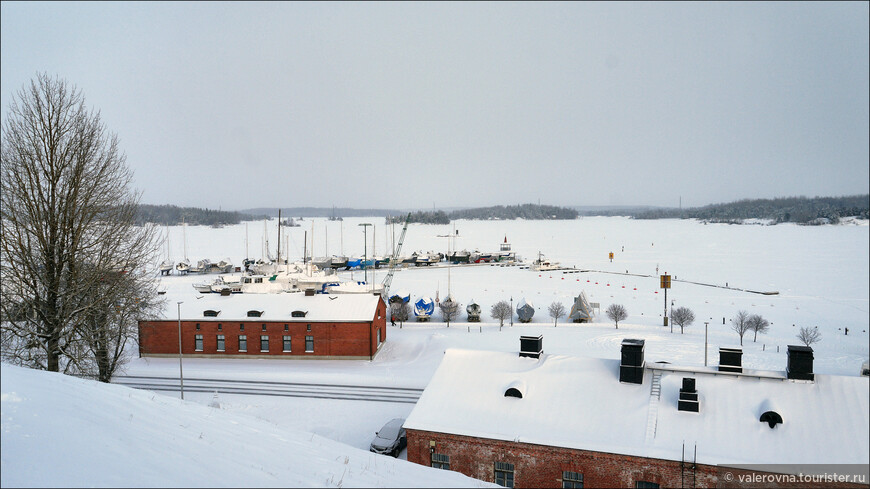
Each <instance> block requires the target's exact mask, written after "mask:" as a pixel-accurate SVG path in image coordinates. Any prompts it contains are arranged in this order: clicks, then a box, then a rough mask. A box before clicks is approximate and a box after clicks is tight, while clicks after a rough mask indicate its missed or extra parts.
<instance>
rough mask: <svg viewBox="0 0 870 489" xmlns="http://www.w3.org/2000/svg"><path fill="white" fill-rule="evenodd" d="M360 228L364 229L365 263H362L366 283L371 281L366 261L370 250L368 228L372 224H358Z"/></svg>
mask: <svg viewBox="0 0 870 489" xmlns="http://www.w3.org/2000/svg"><path fill="white" fill-rule="evenodd" d="M358 226H362V228H363V262H362V266H363V274H364V276H365V281H366V282H368V281H369V272H368V270H367V268H366V261H368V249H367V246H368V240H367V239H366V228H367V227H368V226H371V223H368V222H364V223H360V224H358Z"/></svg>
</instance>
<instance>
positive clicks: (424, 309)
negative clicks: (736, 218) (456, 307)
mask: <svg viewBox="0 0 870 489" xmlns="http://www.w3.org/2000/svg"><path fill="white" fill-rule="evenodd" d="M434 311H435V301H433V300H432V298H431V297H428V296H427V297H421V298H419V299H417V302H415V303H414V315H415V316H417V321H428V320H429V318H430V317H432V312H434Z"/></svg>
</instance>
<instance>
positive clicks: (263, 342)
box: [260, 335, 269, 351]
mask: <svg viewBox="0 0 870 489" xmlns="http://www.w3.org/2000/svg"><path fill="white" fill-rule="evenodd" d="M260 351H269V337H268V336H266V335H263V336H260Z"/></svg>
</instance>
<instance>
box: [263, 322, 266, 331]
mask: <svg viewBox="0 0 870 489" xmlns="http://www.w3.org/2000/svg"><path fill="white" fill-rule="evenodd" d="M263 332H264V333H265V332H266V325H265V324H264V325H263Z"/></svg>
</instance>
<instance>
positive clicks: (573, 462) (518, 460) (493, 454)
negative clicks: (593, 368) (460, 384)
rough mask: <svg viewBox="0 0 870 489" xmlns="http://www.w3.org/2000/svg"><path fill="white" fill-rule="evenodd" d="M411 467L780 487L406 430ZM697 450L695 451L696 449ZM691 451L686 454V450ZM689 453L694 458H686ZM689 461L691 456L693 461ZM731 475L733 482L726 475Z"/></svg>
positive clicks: (517, 477) (521, 482)
mask: <svg viewBox="0 0 870 489" xmlns="http://www.w3.org/2000/svg"><path fill="white" fill-rule="evenodd" d="M407 439H408V461H409V462H414V463H418V464H421V465H426V466H429V465H431V460H432V459H431V452H430V447H431V446H432V445H431V442H434V453H438V454H443V455H448V456H449V457H450V470H455V471H457V472H461V473H463V474H465V475H467V476H469V477H474V478H475V479H480V480H484V481H488V482H495V474H494V463H495V462H506V463H510V464H513V465H514V487H518V488H523V487H541V488H544V487H554V488H558V487H562V472H563V471H569V472H577V473H580V474H583V486H584V487H626V488H633V487H635V484H636V483H637V482H638V481H645V482H653V483H656V484H659V486H660V487H663V488H664V487H747V488H749V487H776V486H775V485H772V484H771V483H770V482H769V481H768V482H756V483H743V484H741V483H740V475H741V474H743V475H748V474H751V473H750V472H748V471H743V470H736V469H730V468H727V467H716V466H710V465H700V464H699V465H698V466H697V467H696V469H695V471H694V473H693V471H692V464H691V461H689V462H686V463H684V464H683V467H682V468H681V464H680V462H679V461H673V460H661V459H654V458H645V457H635V456H629V455H619V454H613V453H604V452H593V451H588V450H574V449H568V448H559V447H550V446H543V445H533V444H529V443H517V442H509V441H501V440H491V439H485V438H474V437H468V436H461V435H451V434H446V433H434V432H430V431H419V430H411V429H408V430H407ZM692 449H694V447H692ZM687 450H688V448H687ZM688 453H691V452H688ZM689 458H691V455H690V456H689ZM726 472H730V473H731V477H730V478H731V480H730V481H729V480H728V477H725V473H726ZM819 486H820V484H819V483H818V482H816V483H805V484H800V483H797V484H795V483H788V484H783V485H782V487H819ZM821 486H823V487H866V484H864V485H863V486H861V485H858V484H821Z"/></svg>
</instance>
